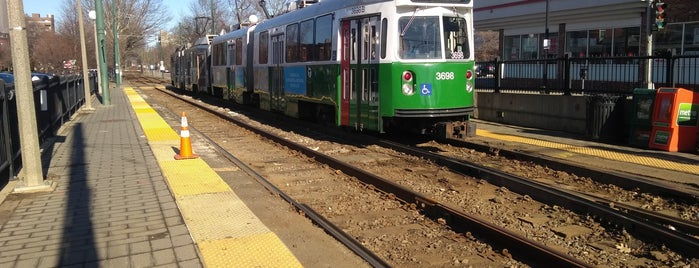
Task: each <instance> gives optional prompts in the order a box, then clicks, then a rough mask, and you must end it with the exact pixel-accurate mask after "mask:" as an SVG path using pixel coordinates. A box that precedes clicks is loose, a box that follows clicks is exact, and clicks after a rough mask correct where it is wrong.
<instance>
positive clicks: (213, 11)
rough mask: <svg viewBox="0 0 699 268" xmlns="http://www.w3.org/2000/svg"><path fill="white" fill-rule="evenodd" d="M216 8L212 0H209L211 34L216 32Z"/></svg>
mask: <svg viewBox="0 0 699 268" xmlns="http://www.w3.org/2000/svg"><path fill="white" fill-rule="evenodd" d="M215 12H216V9H215V7H214V0H211V34H216V17H215V15H216V14H215Z"/></svg>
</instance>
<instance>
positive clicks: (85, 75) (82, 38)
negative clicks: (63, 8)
mask: <svg viewBox="0 0 699 268" xmlns="http://www.w3.org/2000/svg"><path fill="white" fill-rule="evenodd" d="M80 2H81V1H80V0H78V27H79V28H80V53H81V56H82V58H83V59H82V62H83V89H84V91H85V110H86V111H91V110H94V109H93V108H92V102H91V101H90V97H91V96H90V85H89V84H88V82H89V81H90V74H89V73H88V70H87V49H86V48H85V47H86V46H85V29H84V28H83V6H82V4H81V3H80Z"/></svg>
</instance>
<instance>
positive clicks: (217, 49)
mask: <svg viewBox="0 0 699 268" xmlns="http://www.w3.org/2000/svg"><path fill="white" fill-rule="evenodd" d="M225 44H226V43H219V44H215V45H213V52H212V54H213V57H212V58H213V63H212V64H213V65H214V66H221V65H226V53H225V51H224V45H225Z"/></svg>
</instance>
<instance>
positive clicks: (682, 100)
mask: <svg viewBox="0 0 699 268" xmlns="http://www.w3.org/2000/svg"><path fill="white" fill-rule="evenodd" d="M697 113H699V94H697V93H695V92H693V91H691V90H688V89H684V88H668V87H664V88H659V89H658V92H657V94H656V96H655V105H654V108H653V117H652V129H651V134H650V141H649V142H648V147H650V148H654V149H660V150H664V151H669V152H677V151H681V152H693V151H695V150H696V142H697Z"/></svg>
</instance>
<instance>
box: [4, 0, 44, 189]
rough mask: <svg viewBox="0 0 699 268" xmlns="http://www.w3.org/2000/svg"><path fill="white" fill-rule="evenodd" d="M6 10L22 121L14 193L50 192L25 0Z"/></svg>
mask: <svg viewBox="0 0 699 268" xmlns="http://www.w3.org/2000/svg"><path fill="white" fill-rule="evenodd" d="M7 13H8V18H9V28H10V44H11V46H12V63H13V65H14V67H13V69H14V74H15V91H16V94H17V100H16V102H17V121H18V124H19V136H20V137H19V141H20V147H21V153H22V169H21V170H20V184H19V185H17V187H16V188H15V189H14V191H15V192H28V191H47V190H50V189H51V186H50V185H48V184H46V183H44V174H43V171H42V168H41V153H40V151H39V131H38V130H37V124H36V110H35V107H36V106H35V104H34V90H33V88H32V79H31V69H30V66H29V45H28V43H27V28H26V22H25V21H24V6H23V4H22V0H8V1H7Z"/></svg>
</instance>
